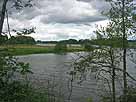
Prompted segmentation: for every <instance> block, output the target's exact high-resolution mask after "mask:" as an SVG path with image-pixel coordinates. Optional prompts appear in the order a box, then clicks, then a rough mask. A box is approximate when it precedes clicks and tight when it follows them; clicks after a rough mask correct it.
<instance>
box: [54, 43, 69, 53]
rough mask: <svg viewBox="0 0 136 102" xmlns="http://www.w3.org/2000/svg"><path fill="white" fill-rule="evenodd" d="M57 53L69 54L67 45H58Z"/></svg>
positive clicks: (56, 47)
mask: <svg viewBox="0 0 136 102" xmlns="http://www.w3.org/2000/svg"><path fill="white" fill-rule="evenodd" d="M55 52H56V53H64V52H67V44H65V43H57V44H56V46H55Z"/></svg>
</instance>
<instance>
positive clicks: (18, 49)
mask: <svg viewBox="0 0 136 102" xmlns="http://www.w3.org/2000/svg"><path fill="white" fill-rule="evenodd" d="M3 48H5V49H8V50H9V52H10V53H11V54H12V55H28V54H44V53H57V52H56V51H55V48H54V46H39V45H4V46H0V49H3ZM78 51H84V49H83V48H82V47H68V49H67V51H65V52H78Z"/></svg>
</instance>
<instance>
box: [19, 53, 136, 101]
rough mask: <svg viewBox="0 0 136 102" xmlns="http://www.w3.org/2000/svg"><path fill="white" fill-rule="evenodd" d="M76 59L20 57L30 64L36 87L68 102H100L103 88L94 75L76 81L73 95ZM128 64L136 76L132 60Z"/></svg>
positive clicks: (73, 54) (75, 56) (36, 55)
mask: <svg viewBox="0 0 136 102" xmlns="http://www.w3.org/2000/svg"><path fill="white" fill-rule="evenodd" d="M75 58H77V54H75V53H67V54H63V55H59V54H33V55H26V56H19V60H20V61H23V62H28V63H30V67H31V68H32V71H33V72H34V74H33V75H30V76H29V79H30V80H31V82H32V83H33V84H35V85H36V87H38V88H41V89H48V91H50V92H51V91H52V92H56V93H57V94H56V96H61V97H64V100H65V101H66V102H67V101H69V100H70V101H69V102H87V99H88V98H90V97H91V98H93V100H94V102H99V94H101V88H100V87H99V85H98V83H97V81H96V80H95V76H94V75H93V74H91V75H89V77H88V79H86V80H85V81H84V82H82V83H81V84H78V83H77V81H74V82H73V84H72V86H73V88H72V93H71V87H70V85H71V83H70V80H71V77H70V76H69V74H68V72H69V71H70V69H71V67H70V65H71V63H72V61H73V59H75ZM128 62H129V63H128V66H129V67H130V68H129V72H130V73H132V74H133V75H135V71H134V64H133V63H132V62H131V61H130V60H128ZM70 96H71V97H70Z"/></svg>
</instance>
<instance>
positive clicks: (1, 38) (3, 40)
mask: <svg viewBox="0 0 136 102" xmlns="http://www.w3.org/2000/svg"><path fill="white" fill-rule="evenodd" d="M7 40H8V37H7V36H6V35H0V45H2V44H5V43H6V41H7Z"/></svg>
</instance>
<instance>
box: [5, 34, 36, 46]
mask: <svg viewBox="0 0 136 102" xmlns="http://www.w3.org/2000/svg"><path fill="white" fill-rule="evenodd" d="M7 43H8V44H36V41H35V39H34V38H32V37H30V36H16V37H14V36H12V37H11V38H10V39H9V40H8V41H7Z"/></svg>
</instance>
